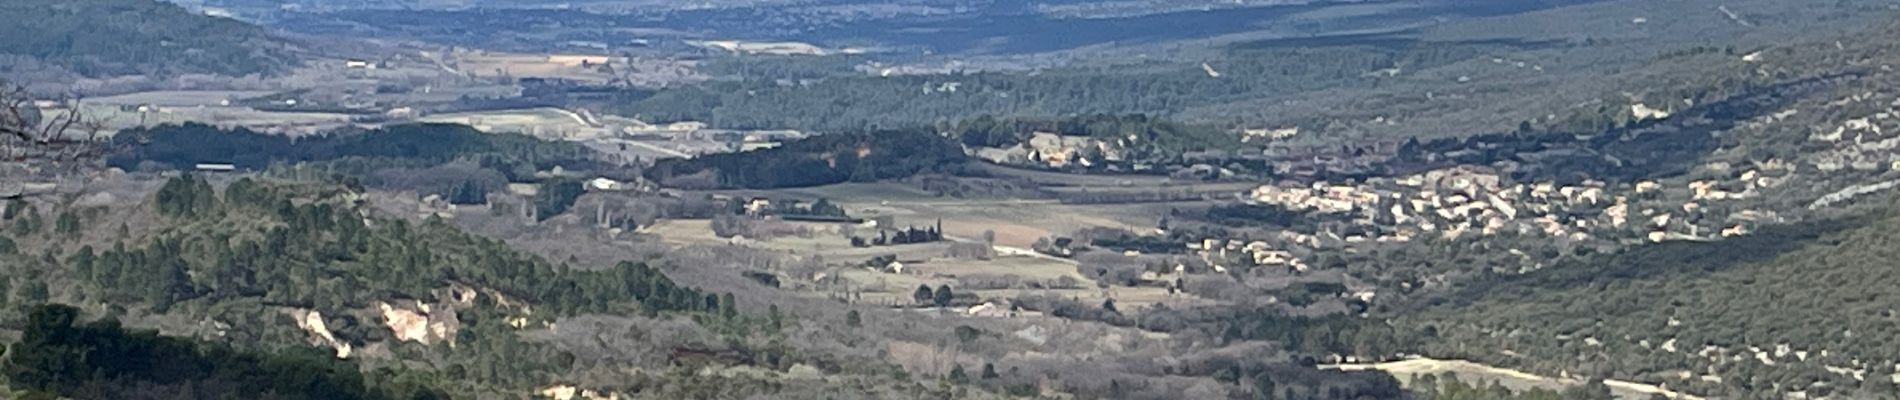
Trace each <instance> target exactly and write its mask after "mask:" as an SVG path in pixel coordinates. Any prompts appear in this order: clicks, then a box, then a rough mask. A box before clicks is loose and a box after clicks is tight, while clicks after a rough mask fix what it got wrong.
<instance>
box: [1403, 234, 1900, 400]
mask: <svg viewBox="0 0 1900 400" xmlns="http://www.w3.org/2000/svg"><path fill="white" fill-rule="evenodd" d="M1896 209H1897V208H1895V207H1893V206H1891V205H1889V206H1886V207H1883V209H1882V210H1879V211H1875V212H1872V213H1870V214H1868V215H1862V216H1855V217H1849V218H1844V219H1842V220H1840V221H1834V222H1824V223H1808V224H1798V225H1793V226H1788V227H1785V228H1777V229H1775V230H1772V231H1765V232H1762V233H1760V234H1758V235H1754V236H1751V237H1747V238H1740V239H1732V240H1726V241H1721V242H1715V243H1693V242H1678V243H1671V244H1665V245H1656V246H1648V247H1643V248H1640V249H1637V250H1633V251H1630V252H1627V253H1623V254H1615V255H1605V256H1602V257H1593V258H1590V259H1588V260H1586V261H1581V262H1579V263H1578V264H1577V265H1562V266H1557V267H1552V268H1550V269H1548V270H1546V271H1542V272H1539V273H1533V274H1529V275H1525V276H1521V277H1509V278H1504V277H1500V278H1495V279H1490V280H1485V281H1482V282H1473V283H1471V284H1468V285H1464V286H1463V287H1462V288H1459V289H1457V290H1454V291H1452V292H1449V293H1448V294H1446V295H1445V296H1442V298H1435V299H1434V300H1432V301H1430V303H1432V304H1435V305H1434V306H1433V307H1430V308H1428V310H1430V311H1428V312H1424V313H1420V314H1416V315H1412V316H1408V317H1404V318H1400V320H1402V321H1403V322H1404V324H1403V325H1406V326H1409V327H1411V328H1413V332H1418V333H1421V334H1422V335H1424V336H1422V337H1423V338H1426V340H1425V342H1427V343H1428V344H1427V345H1426V347H1425V349H1426V350H1427V353H1428V354H1432V355H1434V356H1441V357H1455V358H1468V359H1474V360H1484V361H1487V362H1496V363H1500V364H1505V365H1523V366H1528V367H1532V368H1534V369H1536V370H1540V371H1544V372H1555V371H1557V370H1567V371H1569V372H1570V373H1572V374H1580V375H1584V376H1616V377H1635V378H1637V379H1636V380H1640V381H1646V382H1651V383H1662V384H1664V385H1666V386H1668V387H1674V388H1679V389H1689V390H1690V391H1691V392H1694V393H1703V394H1707V395H1711V396H1721V397H1724V398H1780V397H1781V396H1782V395H1785V394H1789V393H1806V394H1807V395H1810V396H1833V397H1844V398H1885V397H1890V396H1894V395H1896V393H1900V391H1896V389H1895V386H1894V382H1893V377H1892V376H1891V375H1892V374H1893V372H1894V370H1895V369H1894V366H1895V365H1896V364H1897V363H1900V352H1896V348H1894V347H1893V346H1892V343H1894V342H1895V341H1900V325H1896V324H1895V321H1896V318H1900V316H1896V314H1895V311H1894V310H1895V309H1896V307H1900V302H1896V299H1900V290H1896V289H1895V288H1900V272H1897V271H1900V262H1896V261H1895V260H1896V259H1900V253H1896V251H1897V249H1900V235H1897V234H1896V233H1895V232H1896V231H1897V230H1896V228H1900V214H1896V213H1895V210H1896Z"/></svg>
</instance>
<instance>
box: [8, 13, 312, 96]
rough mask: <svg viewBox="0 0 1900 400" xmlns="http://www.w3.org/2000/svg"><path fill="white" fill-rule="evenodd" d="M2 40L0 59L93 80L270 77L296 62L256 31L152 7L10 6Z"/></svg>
mask: <svg viewBox="0 0 1900 400" xmlns="http://www.w3.org/2000/svg"><path fill="white" fill-rule="evenodd" d="M0 38H6V39H5V40H0V54H5V55H15V56H25V57H28V58H30V59H34V60H37V61H40V62H42V63H44V64H47V65H51V66H55V67H58V68H64V69H67V70H70V71H72V72H73V73H76V74H79V75H83V76H92V77H100V76H118V75H139V74H181V73H211V74H220V75H248V74H253V73H264V74H269V73H274V72H280V71H283V70H285V69H286V68H288V66H289V65H291V63H292V62H294V57H292V55H291V54H290V51H289V46H288V44H287V43H285V42H284V41H282V40H280V39H278V38H275V37H272V36H271V35H270V34H269V33H268V32H266V31H265V30H264V29H262V28H259V27H257V26H253V25H250V24H246V23H243V22H239V21H236V20H230V19H225V18H216V17H209V16H204V15H199V14H194V13H192V12H190V11H188V10H186V9H184V8H181V7H178V6H177V5H174V4H171V3H163V2H157V1H154V0H8V1H5V2H0ZM17 62H18V60H13V61H12V62H5V64H14V63H17Z"/></svg>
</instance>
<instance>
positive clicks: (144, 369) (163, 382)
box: [4, 305, 447, 400]
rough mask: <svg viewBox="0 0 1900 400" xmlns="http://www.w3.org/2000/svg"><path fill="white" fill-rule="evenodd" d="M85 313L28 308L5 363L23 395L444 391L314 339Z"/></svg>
mask: <svg viewBox="0 0 1900 400" xmlns="http://www.w3.org/2000/svg"><path fill="white" fill-rule="evenodd" d="M80 318H81V316H80V310H78V309H75V308H72V307H68V306H60V305H41V306H35V307H33V308H32V310H31V311H28V312H27V320H26V323H25V325H26V330H25V332H24V333H23V334H22V338H21V340H20V342H19V343H18V344H15V345H13V346H12V348H11V349H9V351H8V352H7V359H6V365H5V367H4V371H5V378H6V379H5V380H6V381H9V382H11V383H12V384H14V385H16V386H18V387H20V388H21V389H25V390H26V392H25V394H24V395H23V396H22V398H26V399H54V398H60V397H61V396H67V397H72V398H97V399H107V398H111V399H134V398H137V399H179V400H190V399H206V398H249V399H278V400H301V399H308V400H318V399H338V400H398V399H406V400H423V399H443V398H447V395H446V394H443V393H439V392H435V391H433V390H431V389H428V388H424V387H420V386H417V385H414V384H412V383H404V382H396V381H395V379H393V378H395V377H394V376H391V374H389V373H388V371H382V372H383V373H381V374H365V373H364V372H363V371H360V370H359V369H358V368H357V366H356V365H354V364H352V363H350V362H348V361H342V360H337V359H336V358H334V357H331V356H330V355H329V354H325V353H324V352H322V351H319V350H315V349H311V348H306V349H291V350H288V351H285V352H284V353H283V354H267V353H264V354H260V353H254V352H246V351H241V350H234V349H232V348H229V347H225V346H219V345H214V344H205V343H198V342H194V341H192V340H189V339H181V338H172V337H164V336H159V335H158V334H157V332H149V331H145V332H141V331H134V330H128V329H125V328H123V327H121V326H120V325H119V321H117V320H112V319H109V318H108V319H100V320H97V321H93V322H84V321H82V320H81V319H80Z"/></svg>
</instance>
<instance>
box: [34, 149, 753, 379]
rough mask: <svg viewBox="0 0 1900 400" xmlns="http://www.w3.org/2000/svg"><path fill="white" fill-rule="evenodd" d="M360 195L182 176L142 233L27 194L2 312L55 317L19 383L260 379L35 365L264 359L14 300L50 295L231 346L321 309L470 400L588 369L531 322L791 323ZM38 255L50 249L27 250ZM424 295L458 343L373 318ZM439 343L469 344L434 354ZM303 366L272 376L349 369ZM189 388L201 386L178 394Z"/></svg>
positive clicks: (338, 337) (347, 338)
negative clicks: (367, 203)
mask: <svg viewBox="0 0 1900 400" xmlns="http://www.w3.org/2000/svg"><path fill="white" fill-rule="evenodd" d="M352 196H353V195H352V194H350V193H349V192H347V191H346V190H343V189H342V188H337V187H334V186H329V185H285V184H274V183H264V182H258V181H253V180H249V179H244V180H239V181H236V182H234V183H231V184H230V185H228V187H227V188H225V189H224V190H223V191H222V192H220V191H218V190H216V189H214V188H213V187H212V186H211V185H210V184H209V183H207V182H206V181H203V180H200V179H195V178H191V177H183V178H177V179H173V180H170V181H168V182H166V184H165V185H164V186H163V187H162V188H160V189H159V190H158V191H157V193H156V194H155V195H154V197H153V198H152V199H151V201H150V203H149V204H150V206H149V207H150V210H151V211H152V212H153V214H155V215H154V216H155V217H156V218H158V219H159V220H158V221H157V222H158V223H159V224H160V226H158V227H154V229H150V230H148V229H140V230H139V232H144V233H143V234H140V235H138V236H141V237H132V234H131V233H130V232H131V231H130V230H129V229H128V228H127V227H125V226H111V225H107V224H102V223H99V222H98V221H99V220H100V219H102V218H100V217H99V215H100V213H102V212H104V211H102V210H98V209H91V210H74V209H67V210H62V211H60V212H59V213H57V214H48V215H42V211H41V210H36V209H33V208H31V207H30V206H27V205H25V204H21V203H15V204H9V205H8V207H7V208H6V209H7V213H6V215H4V217H5V218H4V219H5V221H6V226H7V229H6V230H5V233H4V234H0V255H4V257H0V271H4V276H6V277H8V278H11V279H0V284H3V285H0V286H4V288H0V289H7V290H0V293H8V294H9V295H8V296H4V297H0V300H4V301H0V305H5V306H7V307H6V308H5V309H6V310H8V311H7V312H5V313H0V316H5V317H7V318H6V319H7V320H17V319H15V318H25V319H29V320H41V321H47V323H48V324H50V325H49V326H38V325H31V324H28V325H27V326H26V327H27V328H28V329H27V330H26V332H25V335H26V337H25V339H26V340H25V341H23V342H22V344H21V345H20V346H22V347H18V349H20V351H16V352H13V353H9V354H10V357H13V358H11V359H10V360H12V361H13V362H14V363H15V364H16V365H23V366H22V367H20V368H30V369H31V370H25V371H21V370H19V369H18V368H16V369H15V370H14V371H16V372H15V373H16V374H25V375H18V376H16V377H15V379H14V380H13V383H14V384H15V385H19V386H23V388H24V389H32V390H43V391H48V392H52V393H58V394H61V395H63V396H68V397H80V398H86V397H89V395H88V394H89V393H108V394H109V393H112V392H110V391H111V390H143V389H136V387H137V386H136V385H150V386H155V387H173V386H177V385H184V387H192V386H195V385H210V386H207V387H205V388H203V390H230V389H229V388H227V387H225V386H223V385H229V384H241V383H243V382H247V381H244V380H232V379H239V378H228V377H223V376H222V375H218V374H217V369H216V368H213V367H206V368H210V369H204V370H194V369H189V368H183V367H181V368H180V369H176V370H170V369H168V370H165V371H155V370H151V369H138V368H139V367H138V365H132V364H127V365H92V364H77V365H70V366H71V367H72V368H67V367H66V366H65V365H68V364H58V362H57V361H45V360H41V359H38V358H34V357H55V358H68V357H63V356H59V354H64V353H62V352H68V351H77V349H82V348H84V347H86V346H102V347H103V348H106V349H107V350H109V351H112V352H128V354H131V355H129V356H127V357H131V358H136V359H147V360H150V359H156V358H153V357H151V356H156V355H175V356H178V357H183V358H181V359H188V358H189V357H188V356H184V355H182V354H199V356H201V357H207V358H208V359H210V360H218V359H232V358H234V357H235V360H236V361H237V362H253V361H244V360H248V358H244V357H248V356H242V355H235V354H229V353H219V352H218V350H215V349H209V348H207V349H206V350H194V349H192V347H191V346H192V345H190V344H187V343H185V342H180V341H171V340H165V339H156V338H151V337H149V336H144V337H141V336H139V335H132V336H130V337H126V334H125V333H124V332H120V331H117V330H116V328H115V327H113V326H112V325H111V323H104V324H90V325H87V326H85V327H78V328H75V327H70V326H67V325H70V324H71V321H72V320H73V319H74V318H73V317H72V316H70V315H64V316H62V315H51V317H57V318H50V317H49V315H24V316H23V315H18V314H13V313H14V312H17V310H19V308H15V307H13V306H19V305H33V304H42V303H49V302H50V303H70V304H76V305H82V307H83V308H86V309H89V310H109V312H108V313H107V314H108V315H111V316H118V315H125V316H137V317H139V318H144V319H147V320H151V319H167V318H183V319H185V320H190V321H200V320H215V321H219V322H218V323H219V324H228V325H225V326H224V327H223V328H221V329H219V330H218V331H217V333H216V334H215V335H216V336H217V337H218V338H219V339H220V341H221V342H223V343H227V344H230V345H233V346H237V347H239V348H249V349H261V350H266V351H268V350H270V349H293V351H297V350H294V349H297V348H302V347H303V344H302V343H305V342H310V339H304V338H303V337H306V336H308V335H309V334H306V333H302V332H297V331H296V330H294V328H291V327H292V326H296V325H295V324H291V323H288V322H287V321H283V320H282V319H281V318H283V317H282V316H281V315H284V314H285V313H286V312H287V310H310V311H313V312H316V313H319V314H313V315H321V316H328V318H322V319H320V320H321V321H324V322H325V324H324V325H326V326H328V327H330V328H328V332H329V333H326V334H324V335H329V336H326V338H325V339H324V340H319V341H318V343H326V342H330V341H332V340H333V341H334V343H327V344H326V345H330V346H336V347H348V348H354V349H370V348H386V349H387V350H384V351H381V352H368V353H364V355H360V356H355V357H351V358H352V359H356V360H361V362H363V363H366V364H368V365H370V366H376V367H387V368H393V369H394V372H391V373H394V374H396V376H400V377H403V378H404V379H416V380H420V382H421V383H423V384H427V385H430V386H435V387H439V388H442V389H443V390H446V391H448V392H449V393H451V394H453V395H455V397H457V398H462V397H468V396H472V395H473V394H475V393H492V392H494V391H497V390H501V391H506V392H509V393H525V392H526V391H527V390H529V389H530V388H532V387H534V386H535V385H540V384H544V383H545V382H546V381H547V380H549V379H550V376H551V375H550V374H553V373H556V372H558V371H564V370H566V369H568V368H570V367H571V365H570V364H571V363H572V359H573V357H572V355H568V354H565V353H563V352H561V351H559V350H557V349H554V348H552V347H550V346H547V345H546V344H542V343H534V342H530V341H527V340H526V339H525V338H523V337H522V336H520V335H519V334H518V333H517V331H518V330H519V329H521V327H523V326H527V324H530V323H532V324H537V325H538V324H542V323H545V322H549V321H553V320H555V319H558V318H563V317H568V316H573V315H577V314H580V313H602V312H616V313H628V314H630V315H647V316H656V317H657V316H660V315H662V314H663V313H665V314H668V315H687V316H692V317H693V318H694V319H695V320H697V321H700V322H701V323H704V324H706V326H709V327H719V328H717V329H727V331H728V332H748V331H751V332H761V333H770V332H773V331H771V330H770V329H769V328H767V327H766V324H765V323H766V321H765V320H763V319H759V318H753V317H751V316H750V315H746V314H741V313H740V310H738V308H737V306H736V305H735V303H734V302H733V300H732V299H731V296H730V295H726V296H723V297H722V296H719V295H717V294H714V293H704V292H701V291H699V290H696V289H693V288H688V287H683V286H681V285H678V284H675V283H673V281H672V280H671V279H668V278H667V276H666V275H664V274H663V273H661V272H660V271H659V270H657V269H653V268H649V267H648V266H647V265H644V264H636V263H621V264H619V265H616V266H602V267H604V268H587V269H586V270H582V269H581V268H579V267H580V266H574V265H567V264H556V263H552V262H548V261H546V260H542V259H540V258H538V257H534V256H531V255H527V254H523V253H520V252H517V251H515V250H512V249H510V248H508V247H507V246H506V245H505V244H502V243H500V242H497V241H492V240H487V239H482V238H478V237H475V236H471V235H469V234H466V233H463V232H461V231H459V230H456V229H455V228H453V227H450V226H448V225H446V224H442V223H440V222H439V221H435V222H428V223H423V224H411V223H407V222H403V221H387V220H377V219H367V218H364V217H363V216H362V215H361V214H360V211H359V210H356V209H354V206H352V204H351V202H350V201H349V199H350V198H351V197H352ZM49 220H50V221H51V222H48V221H49ZM115 231H116V233H115ZM98 238H116V239H106V241H109V242H111V243H112V244H110V245H105V246H97V247H95V246H94V245H91V244H87V243H89V242H97V241H100V240H99V239H98ZM61 244H69V245H70V246H63V245H61ZM31 248H38V249H46V250H45V251H44V252H42V253H38V254H33V253H27V254H22V253H23V252H24V250H23V249H31ZM13 288H18V289H17V290H14V289H13ZM451 288H466V289H459V290H465V291H464V292H460V293H464V294H458V295H448V294H446V293H450V292H445V290H451ZM419 302H428V303H433V304H435V305H436V307H441V308H435V311H433V313H435V314H442V315H447V316H448V317H446V318H450V320H453V321H459V322H457V323H456V324H455V326H456V327H455V328H452V329H453V330H451V331H449V332H448V336H447V337H438V338H435V339H426V338H425V339H420V340H421V341H422V343H412V342H415V341H417V340H418V338H415V337H402V336H396V335H399V334H400V332H397V333H391V332H390V331H389V330H385V328H382V327H380V326H374V325H372V324H371V323H368V321H367V320H369V319H371V318H374V317H372V316H373V315H382V316H383V317H381V318H387V315H389V314H388V313H389V312H390V311H389V310H390V309H389V308H387V307H389V305H390V304H397V305H402V304H419ZM379 306H380V307H384V308H383V311H382V312H381V314H377V313H376V311H375V310H377V309H378V307H379ZM444 308H446V309H444ZM429 309H431V308H423V309H422V310H423V311H420V312H425V313H428V312H430V311H427V310H429ZM48 312H52V313H55V314H70V313H68V312H64V311H60V310H58V309H42V310H41V311H39V312H38V313H41V314H44V313H48ZM424 315H428V314H424ZM430 318H431V321H433V320H434V318H438V317H430ZM511 320H512V321H518V322H513V323H511V322H510V321H511ZM62 321H64V322H62ZM359 321H361V322H359ZM300 323H301V322H300ZM753 327H759V328H756V330H755V329H754V328H753ZM75 329H77V330H75ZM49 331H51V332H69V333H71V332H80V333H83V334H77V333H75V334H59V335H56V336H58V337H59V338H58V339H54V338H48V337H46V335H45V333H46V332H49ZM745 335H746V334H744V333H739V334H738V337H736V338H735V339H734V340H740V341H741V342H739V343H742V342H743V338H744V336H745ZM62 340H65V341H62ZM430 341H452V342H455V343H456V344H457V345H456V346H445V347H431V346H429V345H428V344H429V343H428V342H430ZM115 343H118V344H115ZM438 343H441V342H438ZM365 351H367V350H365ZM378 353H380V354H378ZM96 354H104V353H96ZM425 355H426V356H425ZM168 359H169V358H168ZM296 360H298V359H296V358H286V359H284V360H282V361H281V362H274V363H271V364H269V365H268V366H267V367H269V368H273V369H270V370H266V371H260V372H263V373H275V372H272V371H280V370H281V371H286V372H287V371H294V370H300V369H309V368H318V369H323V370H330V371H338V372H335V373H334V374H341V373H342V372H340V371H344V370H348V369H349V368H344V369H341V370H339V369H336V368H339V367H332V366H327V365H329V364H327V363H323V362H318V363H313V364H307V365H306V364H301V363H306V361H296ZM207 362H209V361H207ZM21 363H24V364H21ZM36 371H37V372H36ZM88 371H96V372H88ZM241 379H255V378H249V377H242V378H241ZM298 379H312V381H311V382H312V384H314V382H317V380H322V379H344V380H352V379H354V380H360V379H361V378H352V377H350V376H348V375H347V374H342V375H333V378H325V377H323V376H314V375H313V376H304V377H299V378H298ZM206 380H210V381H206ZM273 382H274V383H273V384H278V383H275V382H276V381H273ZM340 382H344V381H340ZM344 383H349V382H344ZM123 385H134V386H123ZM360 385H361V384H360V383H350V384H348V385H344V386H339V387H335V388H330V389H324V390H332V391H334V392H321V393H317V394H313V395H309V396H305V397H299V396H300V395H298V394H297V393H283V395H284V396H286V397H283V398H382V397H378V396H375V395H373V393H372V392H366V391H364V390H368V389H365V387H363V386H360ZM353 388H354V389H353ZM173 389H175V390H187V389H184V388H175V387H174V388H172V389H167V390H173ZM87 390H105V391H106V392H93V391H87ZM313 390H314V389H313ZM352 390H354V391H355V392H350V391H352ZM211 393H216V392H215V391H214V392H211ZM350 393H356V394H350ZM331 394H336V395H341V396H342V397H335V396H331ZM107 397H113V396H107ZM186 397H187V398H189V397H190V396H186Z"/></svg>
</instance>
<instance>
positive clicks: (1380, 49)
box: [617, 40, 1541, 131]
mask: <svg viewBox="0 0 1900 400" xmlns="http://www.w3.org/2000/svg"><path fill="white" fill-rule="evenodd" d="M1527 45H1541V44H1515V43H1424V42H1421V43H1413V42H1411V41H1406V40H1396V44H1394V43H1379V42H1369V43H1349V42H1347V43H1341V44H1338V45H1328V46H1315V47H1269V48H1253V47H1235V48H1231V49H1226V50H1223V51H1222V52H1221V54H1220V55H1219V58H1217V59H1214V60H1211V61H1209V62H1208V63H1207V66H1203V65H1202V64H1201V63H1182V62H1168V61H1158V60H1157V61H1143V62H1139V63H1134V62H1131V64H1132V65H1116V66H1078V67H1066V68H1061V69H1055V70H1050V71H1045V72H1039V73H1036V74H1021V73H996V72H985V73H968V74H962V73H959V74H949V75H924V76H890V77H878V76H862V75H855V76H853V75H839V76H833V77H830V78H825V79H814V80H811V81H808V82H801V83H799V84H796V85H784V84H782V83H783V82H780V81H777V80H775V79H768V77H773V76H778V75H782V72H783V71H773V72H771V73H765V72H762V71H764V70H759V69H756V68H755V69H751V70H748V72H750V73H751V74H757V75H758V76H757V77H756V78H754V79H748V80H745V81H740V82H715V83H708V84H703V85H699V86H693V87H685V88H680V89H673V90H666V91H662V92H660V93H659V94H657V95H655V96H652V97H650V98H646V99H644V100H641V101H638V102H633V103H629V104H624V105H621V106H620V107H618V109H617V111H619V112H622V113H625V114H628V115H639V116H642V117H646V118H650V119H654V120H660V121H674V120H698V121H707V122H711V123H714V124H715V125H717V126H720V127H730V128H757V129H782V128H796V129H804V130H817V131H850V130H855V129H862V128H863V127H883V128H887V129H889V128H904V127H918V126H931V125H934V124H937V123H942V122H954V121H961V120H964V119H969V118H975V117H977V116H980V115H986V114H987V115H1004V116H1035V117H1055V116H1068V115H1076V114H1094V113H1103V114H1148V115H1154V116H1167V115H1172V114H1176V113H1179V112H1181V111H1183V110H1185V109H1187V108H1189V107H1196V106H1206V105H1212V104H1220V103H1223V102H1231V101H1238V100H1242V99H1252V98H1258V97H1260V96H1264V95H1268V94H1277V93H1291V92H1300V91H1308V90H1319V89H1325V88H1338V87H1361V86H1365V87H1370V86H1376V85H1381V84H1385V82H1384V80H1382V79H1373V78H1369V77H1367V76H1365V75H1366V74H1367V73H1368V72H1369V71H1377V70H1382V69H1387V68H1396V67H1403V68H1423V67H1429V66H1436V65H1445V64H1449V63H1453V62H1457V61H1462V60H1467V59H1470V58H1472V57H1477V56H1480V55H1483V54H1487V53H1491V52H1497V51H1504V50H1509V49H1515V48H1518V47H1521V46H1527ZM795 65H799V66H804V64H795ZM1210 70H1211V71H1213V72H1209V71H1210ZM747 77H748V78H753V76H751V75H748V76H747Z"/></svg>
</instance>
